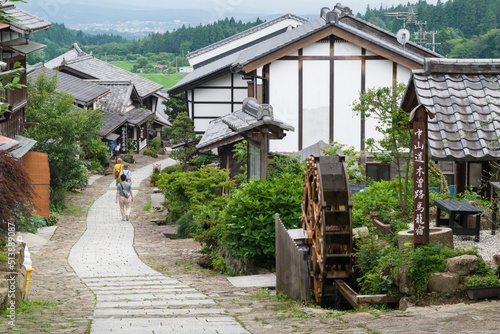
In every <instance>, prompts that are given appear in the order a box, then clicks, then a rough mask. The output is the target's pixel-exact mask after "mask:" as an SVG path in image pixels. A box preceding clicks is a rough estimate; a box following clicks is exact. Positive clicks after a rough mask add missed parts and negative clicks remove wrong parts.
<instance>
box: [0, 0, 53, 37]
mask: <svg viewBox="0 0 500 334" xmlns="http://www.w3.org/2000/svg"><path fill="white" fill-rule="evenodd" d="M0 7H1V9H2V10H3V11H5V13H6V14H8V15H10V16H11V17H13V18H14V20H12V21H10V25H11V28H12V30H14V31H17V32H19V33H25V32H27V33H34V32H37V31H42V30H45V29H48V28H50V27H52V23H50V22H49V21H47V20H44V19H42V18H40V17H38V16H35V15H33V14H30V13H28V12H26V11H24V10H22V9H19V8H17V7H16V6H14V4H13V3H6V4H4V5H2V6H0Z"/></svg>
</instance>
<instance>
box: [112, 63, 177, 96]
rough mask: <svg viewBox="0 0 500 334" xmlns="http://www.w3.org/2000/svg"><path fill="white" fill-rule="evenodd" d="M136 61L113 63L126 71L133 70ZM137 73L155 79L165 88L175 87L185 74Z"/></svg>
mask: <svg viewBox="0 0 500 334" xmlns="http://www.w3.org/2000/svg"><path fill="white" fill-rule="evenodd" d="M135 63H136V61H135V60H133V61H132V60H131V61H123V60H121V61H114V62H111V64H113V65H115V66H116V67H119V68H121V69H124V70H126V71H131V70H132V68H133V67H134V64H135ZM136 74H137V75H140V76H141V77H143V78H146V79H148V80H151V81H154V82H156V83H158V84H160V85H162V86H163V87H164V88H165V89H168V88H170V87H173V86H174V85H175V84H176V83H178V82H179V81H181V79H182V78H184V76H185V74H178V73H174V74H163V73H136Z"/></svg>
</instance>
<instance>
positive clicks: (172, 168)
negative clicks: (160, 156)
mask: <svg viewBox="0 0 500 334" xmlns="http://www.w3.org/2000/svg"><path fill="white" fill-rule="evenodd" d="M182 168H183V167H182V165H172V166H167V167H165V168H163V169H162V170H161V174H172V173H175V172H181V171H182Z"/></svg>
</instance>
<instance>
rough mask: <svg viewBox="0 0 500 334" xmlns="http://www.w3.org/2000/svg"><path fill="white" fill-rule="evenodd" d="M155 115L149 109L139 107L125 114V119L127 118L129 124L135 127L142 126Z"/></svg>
mask: <svg viewBox="0 0 500 334" xmlns="http://www.w3.org/2000/svg"><path fill="white" fill-rule="evenodd" d="M154 115H155V113H154V112H152V111H151V110H149V109H145V108H140V107H137V108H134V109H132V110H130V111H128V112H127V113H126V114H125V117H126V118H127V122H128V123H130V124H133V125H141V124H142V123H144V122H145V121H147V120H149V119H151V118H153V116H154Z"/></svg>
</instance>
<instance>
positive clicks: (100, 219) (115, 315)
mask: <svg viewBox="0 0 500 334" xmlns="http://www.w3.org/2000/svg"><path fill="white" fill-rule="evenodd" d="M160 163H161V164H162V167H165V166H167V165H169V164H173V163H174V162H173V160H170V159H167V160H163V161H161V162H160ZM152 168H153V167H152V166H147V167H144V168H141V169H139V170H137V171H135V172H134V173H133V183H134V185H135V186H138V185H139V184H140V183H141V181H142V180H143V179H145V178H146V177H148V176H149V175H150V174H151V171H152ZM110 187H113V188H114V187H115V185H114V182H113V183H112V184H111V185H110ZM137 193H138V191H137V190H135V192H134V196H136V194H137ZM115 196H116V190H114V189H113V190H109V191H107V192H106V193H105V194H104V195H103V196H101V197H100V198H99V199H98V200H97V201H95V203H94V204H93V205H92V207H91V208H90V210H89V212H88V215H87V230H86V232H85V233H84V234H83V236H82V237H81V238H80V240H78V242H77V243H76V244H75V245H74V246H73V248H72V249H71V252H70V254H69V257H68V261H69V264H70V265H71V266H72V267H73V269H74V270H75V272H76V274H77V275H78V276H79V277H80V278H81V279H82V281H83V282H84V283H85V284H86V285H87V286H88V287H89V288H90V289H91V290H92V292H93V293H94V294H95V296H96V300H97V304H96V309H95V311H94V317H93V318H94V319H93V322H92V327H91V333H107V332H118V333H166V332H169V333H248V332H247V331H246V330H245V329H244V328H243V327H241V325H240V324H239V323H238V322H237V321H236V320H235V319H234V318H232V317H230V316H227V315H225V313H226V311H225V310H224V309H222V308H221V307H219V306H217V304H216V303H215V302H214V301H213V300H212V299H209V298H208V297H207V296H206V295H204V294H203V293H200V292H198V291H197V290H196V289H193V288H191V287H189V286H188V285H185V284H182V283H181V282H179V281H178V280H176V279H172V278H170V277H167V276H164V275H162V274H161V273H159V272H157V271H155V270H153V269H151V268H150V267H148V266H147V265H145V264H144V263H143V262H142V261H141V260H140V259H139V258H138V256H137V254H136V252H135V250H134V247H133V242H134V229H133V226H132V224H131V223H130V222H123V221H121V217H120V214H119V209H118V205H117V204H115Z"/></svg>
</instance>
